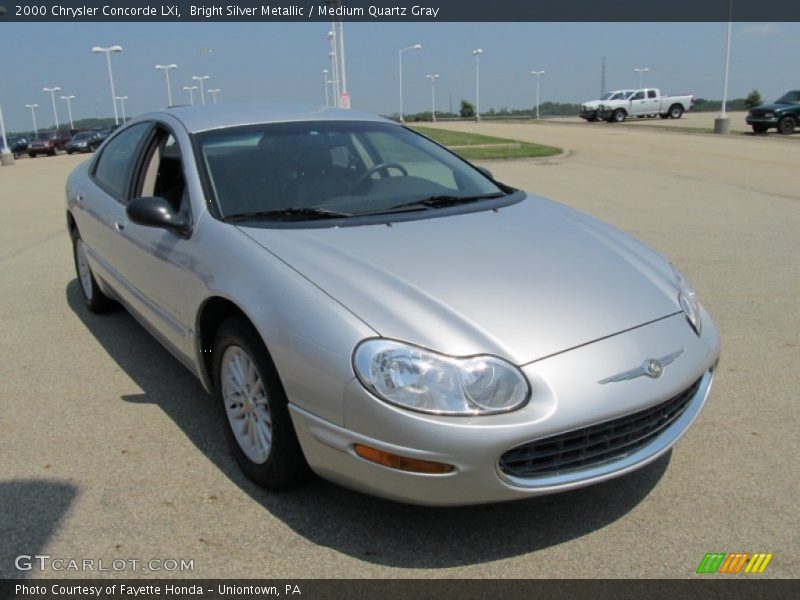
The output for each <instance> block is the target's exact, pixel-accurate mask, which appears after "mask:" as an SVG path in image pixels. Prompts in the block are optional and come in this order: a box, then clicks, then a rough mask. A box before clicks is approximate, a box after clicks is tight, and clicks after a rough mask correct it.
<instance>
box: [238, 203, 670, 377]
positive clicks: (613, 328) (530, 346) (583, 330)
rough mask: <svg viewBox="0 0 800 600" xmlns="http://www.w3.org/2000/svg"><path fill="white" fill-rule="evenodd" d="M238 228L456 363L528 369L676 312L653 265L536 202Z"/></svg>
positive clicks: (399, 333)
mask: <svg viewBox="0 0 800 600" xmlns="http://www.w3.org/2000/svg"><path fill="white" fill-rule="evenodd" d="M239 229H240V230H241V231H242V232H243V233H245V235H248V236H249V237H251V238H252V239H253V240H254V241H256V242H257V243H258V244H260V245H261V246H262V247H263V248H265V249H267V250H269V251H270V252H271V253H273V254H274V255H276V256H277V257H278V258H280V259H281V260H283V261H285V262H286V263H287V264H289V265H290V266H291V267H293V268H294V269H295V270H297V271H298V272H299V273H301V274H302V275H303V276H305V277H306V278H308V279H309V280H310V281H312V282H313V283H314V284H316V285H317V286H318V287H320V288H321V289H322V290H324V291H325V292H326V293H327V294H329V295H330V296H331V297H332V298H334V299H335V300H337V301H338V302H339V303H341V304H342V305H343V306H345V307H346V308H347V309H349V310H350V311H351V312H353V313H354V314H355V315H357V316H358V317H359V318H360V319H362V320H363V321H364V322H365V323H366V324H367V325H369V326H370V327H371V328H372V329H374V330H375V331H376V332H377V333H378V334H380V335H381V336H384V337H388V338H393V339H399V340H403V341H406V342H410V343H414V344H418V345H420V346H425V347H428V348H432V349H435V350H438V351H440V352H445V353H448V354H453V355H470V354H478V353H491V354H496V355H498V356H503V357H505V358H507V359H508V360H511V361H512V362H515V363H516V364H526V363H529V362H532V361H534V360H537V359H540V358H543V357H545V356H549V355H552V354H556V353H559V352H562V351H564V350H567V349H570V348H573V347H576V346H580V345H583V344H586V343H589V342H592V341H594V340H597V339H600V338H603V337H607V336H609V335H613V334H615V333H618V332H621V331H624V330H627V329H630V328H634V327H637V326H639V325H642V324H645V323H648V322H651V321H653V320H656V319H659V318H662V317H665V316H667V315H671V314H675V313H676V312H679V311H680V306H679V305H678V303H677V292H676V290H675V285H674V283H673V276H672V274H671V273H672V271H671V268H670V266H669V263H667V261H666V260H665V259H664V258H663V257H662V256H661V255H659V254H657V253H655V252H653V251H651V250H649V249H647V248H646V247H645V246H644V245H642V244H641V243H639V242H637V241H636V240H634V239H633V238H631V237H630V236H627V235H626V234H623V233H621V232H619V231H617V230H615V229H613V228H611V227H610V226H608V225H605V224H603V223H601V222H600V221H598V220H596V219H593V218H591V217H588V216H587V215H583V214H581V213H579V212H577V211H574V210H571V209H569V208H566V207H564V206H562V205H559V204H557V203H555V202H552V201H549V200H546V199H544V198H539V197H535V196H528V197H527V198H526V199H525V200H524V201H522V202H519V203H517V204H514V205H511V206H508V207H506V208H501V209H499V210H498V211H496V212H495V211H491V210H489V211H480V212H472V213H466V214H459V215H451V216H447V217H438V218H430V219H422V220H415V221H405V222H395V223H392V225H391V227H389V226H387V225H385V224H381V225H365V226H351V227H330V228H313V229H294V228H292V229H274V228H259V227H240V228H239Z"/></svg>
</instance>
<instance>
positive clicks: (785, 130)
mask: <svg viewBox="0 0 800 600" xmlns="http://www.w3.org/2000/svg"><path fill="white" fill-rule="evenodd" d="M795 127H797V121H795V120H794V117H783V118H782V119H781V120H780V121H778V131H779V132H780V133H782V134H783V135H789V134H791V133H794V129H795Z"/></svg>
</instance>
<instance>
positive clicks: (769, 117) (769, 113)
mask: <svg viewBox="0 0 800 600" xmlns="http://www.w3.org/2000/svg"><path fill="white" fill-rule="evenodd" d="M764 116H765V117H767V118H768V119H771V118H772V117H774V116H775V113H774V112H765V113H764Z"/></svg>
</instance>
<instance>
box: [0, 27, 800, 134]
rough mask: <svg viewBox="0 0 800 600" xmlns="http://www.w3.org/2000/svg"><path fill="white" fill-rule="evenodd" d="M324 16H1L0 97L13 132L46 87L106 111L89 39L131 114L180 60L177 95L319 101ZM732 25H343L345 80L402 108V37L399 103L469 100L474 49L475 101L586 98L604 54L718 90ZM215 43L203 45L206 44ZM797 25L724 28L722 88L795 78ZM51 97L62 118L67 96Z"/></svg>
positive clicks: (47, 108) (675, 84)
mask: <svg viewBox="0 0 800 600" xmlns="http://www.w3.org/2000/svg"><path fill="white" fill-rule="evenodd" d="M328 29H329V25H328V24H326V23H278V24H276V23H187V22H183V23H4V24H2V25H0V56H2V57H3V60H2V61H0V106H2V108H3V111H4V115H5V120H6V127H7V129H8V131H10V132H13V131H20V130H30V129H31V128H32V124H31V116H30V111H29V110H28V109H26V108H25V105H26V104H34V103H35V104H39V109H38V112H37V120H38V124H39V126H40V128H44V127H47V126H48V125H52V123H53V113H52V106H51V102H50V96H49V94H45V93H44V92H42V88H43V87H53V86H60V87H61V88H62V90H63V91H62V92H60V94H59V95H61V94H69V95H73V94H74V95H75V96H76V98H75V100H73V114H74V117H75V118H76V119H78V118H81V117H89V116H113V107H112V103H111V93H110V90H109V85H108V73H107V68H106V64H105V57H104V55H100V54H92V53H91V52H90V49H91V47H92V46H95V45H100V46H110V45H114V44H119V45H121V46H123V48H124V51H123V52H122V53H121V54H115V55H112V62H113V70H114V79H115V83H116V88H117V90H116V91H117V95H119V96H128V97H129V100H128V103H127V112H128V115H129V116H130V115H136V114H140V113H143V112H148V111H151V110H154V109H158V108H160V107H163V106H165V105H166V103H167V94H166V83H165V81H164V74H163V72H161V71H157V70H156V69H155V68H154V65H156V64H158V63H161V64H164V63H176V64H177V65H178V67H179V68H178V69H177V70H175V71H172V73H171V75H172V80H173V99H174V102H175V103H188V93H187V92H184V91H183V90H182V89H181V88H182V87H183V86H184V85H190V84H193V83H196V82H192V81H191V76H192V75H201V74H203V75H206V74H207V75H209V76H210V77H211V79H209V80H208V81H207V82H206V87H207V88H209V87H213V88H220V89H222V92H221V93H220V95H219V101H220V102H225V101H228V102H230V101H244V102H250V101H274V102H306V103H313V104H318V105H321V104H323V103H324V88H323V74H322V70H323V69H325V68H328V69H330V63H329V59H328V51H329V49H330V48H329V43H328V40H327V37H326V33H327V31H328ZM726 30H727V23H345V35H344V39H345V54H346V60H347V81H348V87H349V89H350V93H351V98H352V105H353V108H358V109H362V110H366V111H369V112H373V113H379V114H392V113H396V112H397V111H398V108H399V99H398V97H399V92H398V57H397V52H398V50H399V49H400V48H403V47H407V46H410V45H413V44H422V46H423V48H422V49H421V50H419V51H412V52H407V53H405V54H404V55H403V56H404V58H403V81H404V85H403V88H404V102H405V112H406V113H414V112H418V111H422V110H429V109H430V105H431V88H430V82H429V81H428V80H427V79H426V78H425V75H426V74H439V75H440V79H439V80H438V82H437V109H448V108H449V106H450V99H451V97H452V106H453V108H454V109H456V110H457V107H458V104H459V102H460V100H461V99H462V98H463V99H467V100H470V101H474V98H475V59H474V57H473V56H472V50H473V49H475V48H477V47H481V48H483V49H484V54H483V55H482V56H481V59H480V60H481V63H480V86H481V87H480V95H481V111H486V110H488V109H489V108H490V107H494V108H501V107H508V108H522V107H531V106H533V104H534V103H535V89H536V88H535V80H534V78H533V77H532V76H531V75H530V71H531V70H534V69H535V70H544V71H546V74H545V75H543V76H542V79H541V91H540V93H541V101H542V102H545V101H548V100H550V101H558V102H576V103H577V102H581V101H584V100H590V99H593V98H595V97H597V96H598V94H599V91H600V74H601V62H602V57H603V56H605V57H606V82H607V88H608V89H615V88H628V87H637V86H638V81H639V76H638V74H637V73H635V72H634V70H633V69H634V68H636V67H648V68H649V69H650V71H649V72H648V73H647V74H646V76H645V85H646V86H654V87H660V88H661V89H662V90H663V91H665V92H667V93H671V94H683V93H691V94H694V95H695V96H700V97H704V98H712V99H719V98H721V97H722V87H723V65H724V57H725V35H726ZM208 50H210V52H209V51H208ZM799 54H800V23H737V24H734V28H733V42H732V50H731V70H730V84H729V98H736V97H743V96H744V95H746V94H747V92H748V91H750V90H751V89H758V90H760V91H761V93H762V95H763V96H764V97H765V98H767V99H774V98H777V97H778V96H780V95H781V94H782V93H783V92H785V91H787V90H789V89H797V88H800V74H798V73H799V72H798V69H797V56H798V55H799ZM56 99H57V102H58V104H57V109H58V113H59V120H60V121H61V122H62V123H64V122H65V121H66V118H67V116H66V114H67V110H66V103H65V102H64V101H63V100H59V99H58V97H57V98H56Z"/></svg>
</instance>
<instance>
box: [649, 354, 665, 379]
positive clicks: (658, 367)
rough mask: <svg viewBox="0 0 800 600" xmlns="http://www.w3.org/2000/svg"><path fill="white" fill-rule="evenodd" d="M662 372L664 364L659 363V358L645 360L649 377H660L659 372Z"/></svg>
mask: <svg viewBox="0 0 800 600" xmlns="http://www.w3.org/2000/svg"><path fill="white" fill-rule="evenodd" d="M663 372H664V365H662V364H661V361H660V360H656V359H655V358H654V359H653V360H648V361H647V374H648V375H649V376H650V377H661V374H662V373H663Z"/></svg>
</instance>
